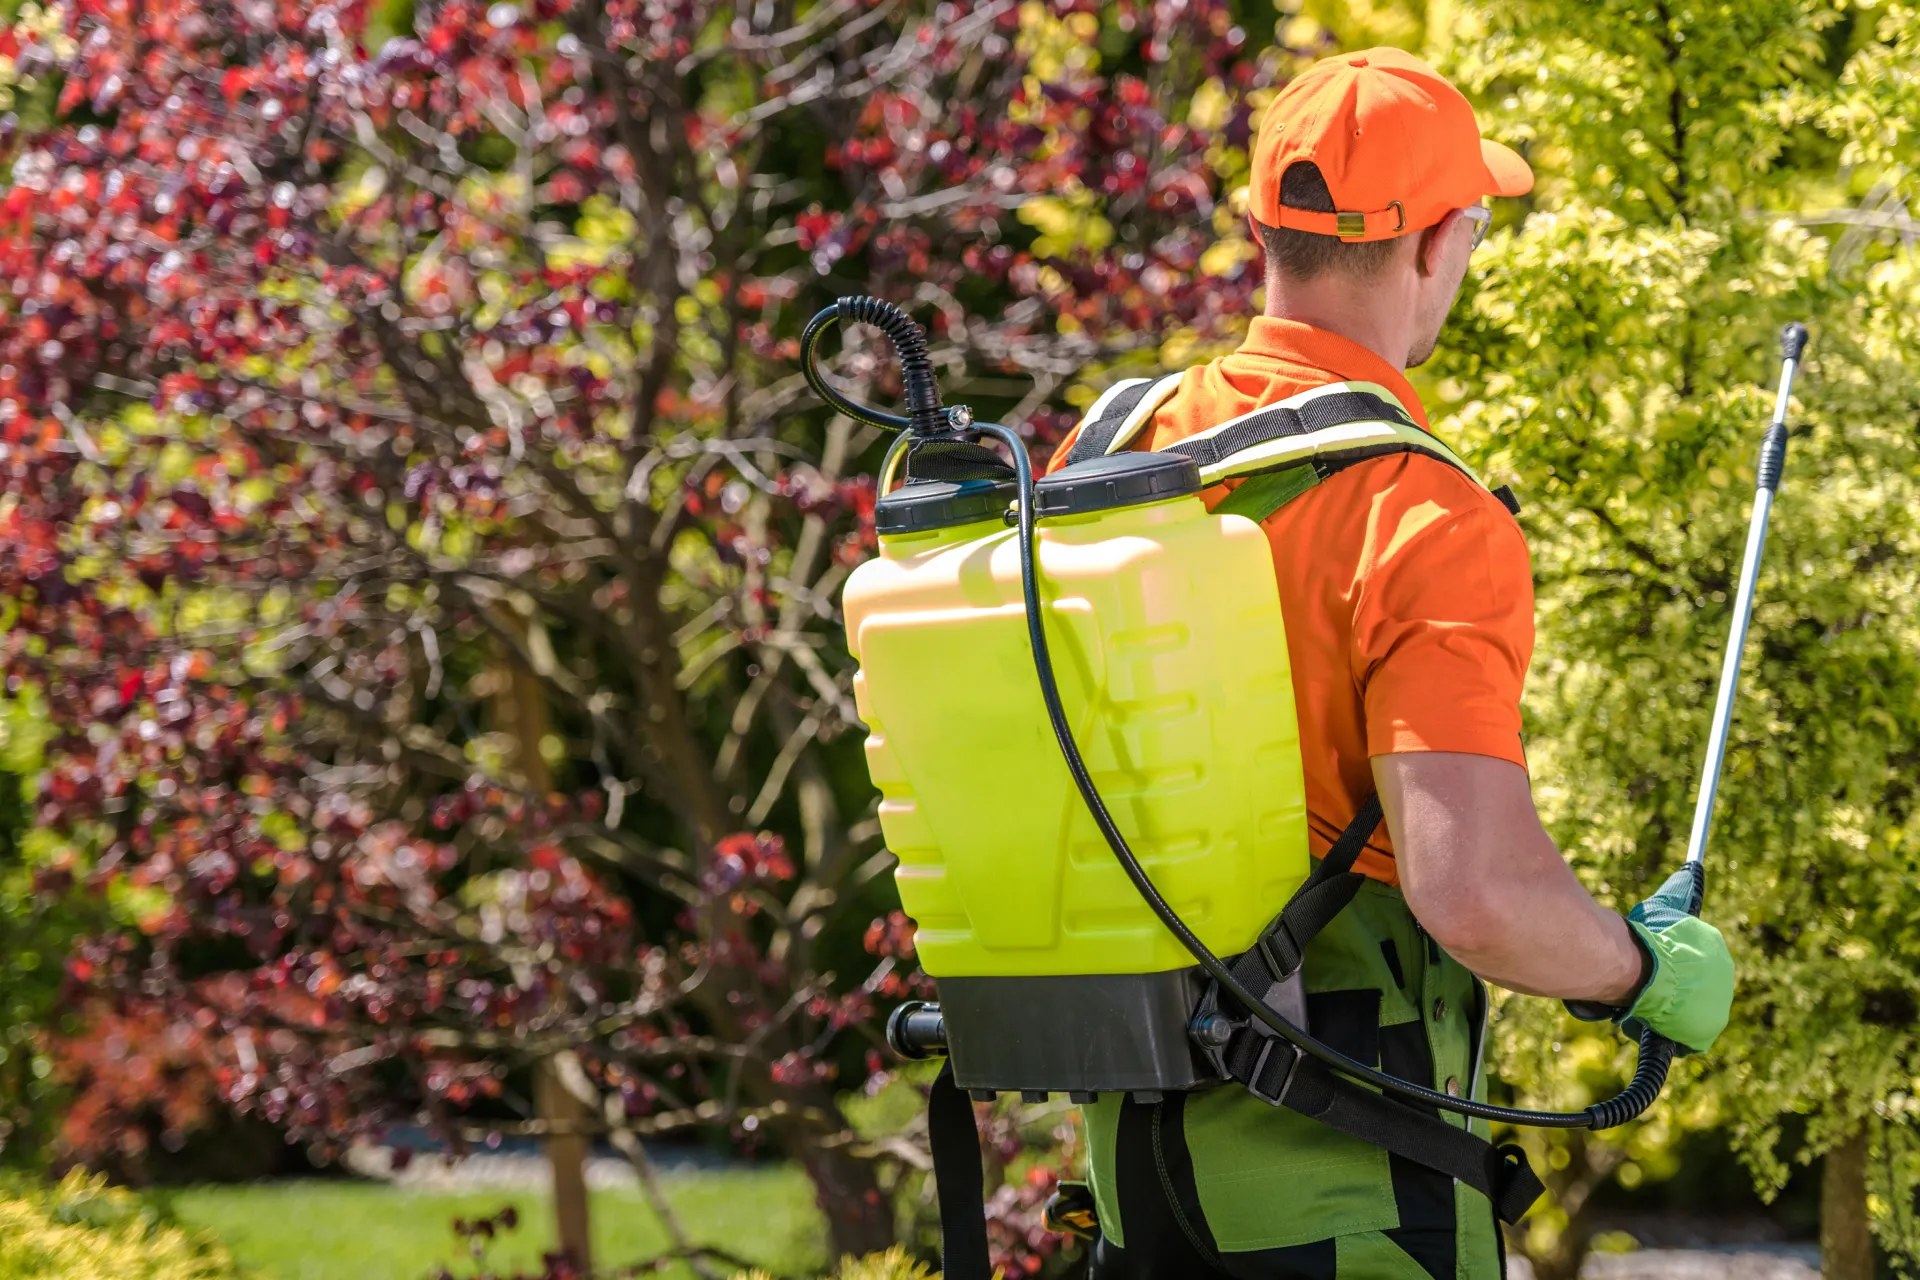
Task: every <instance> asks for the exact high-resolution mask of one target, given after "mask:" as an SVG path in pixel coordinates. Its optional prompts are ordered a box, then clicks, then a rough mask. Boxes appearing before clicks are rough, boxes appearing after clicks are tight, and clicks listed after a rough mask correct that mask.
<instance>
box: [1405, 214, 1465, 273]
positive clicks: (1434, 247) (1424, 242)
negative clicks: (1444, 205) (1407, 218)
mask: <svg viewBox="0 0 1920 1280" xmlns="http://www.w3.org/2000/svg"><path fill="white" fill-rule="evenodd" d="M1462 217H1463V215H1462V214H1461V212H1460V211H1459V210H1458V209H1449V210H1448V211H1447V216H1446V217H1444V218H1442V219H1440V221H1438V222H1436V223H1434V224H1433V225H1432V226H1430V227H1428V228H1427V229H1426V230H1425V231H1422V232H1421V233H1420V242H1419V243H1418V244H1416V245H1415V246H1414V250H1413V267H1414V270H1416V271H1418V272H1419V273H1420V274H1421V275H1423V276H1430V275H1433V274H1434V273H1436V272H1437V271H1439V270H1440V255H1441V253H1442V252H1443V251H1444V246H1445V245H1446V243H1447V237H1448V236H1450V235H1452V234H1453V229H1454V228H1455V227H1457V226H1459V225H1460V221H1461V218H1462Z"/></svg>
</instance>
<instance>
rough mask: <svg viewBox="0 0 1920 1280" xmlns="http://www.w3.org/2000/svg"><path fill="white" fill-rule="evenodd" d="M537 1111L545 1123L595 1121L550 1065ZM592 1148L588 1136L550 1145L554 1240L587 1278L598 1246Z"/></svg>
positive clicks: (540, 1084)
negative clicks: (593, 1225)
mask: <svg viewBox="0 0 1920 1280" xmlns="http://www.w3.org/2000/svg"><path fill="white" fill-rule="evenodd" d="M533 1091H534V1109H535V1110H536V1111H538V1112H539V1114H540V1118H541V1119H542V1120H553V1121H562V1122H565V1121H572V1122H574V1123H577V1124H584V1123H585V1122H587V1121H589V1120H591V1119H593V1118H594V1117H593V1115H592V1113H591V1112H590V1111H589V1110H588V1109H587V1105H586V1104H585V1103H584V1102H582V1101H580V1099H578V1098H576V1097H574V1096H573V1094H572V1092H571V1091H569V1090H568V1088H567V1087H566V1085H565V1084H564V1083H563V1082H562V1081H561V1079H560V1067H559V1064H558V1063H556V1062H555V1061H553V1060H552V1059H548V1060H547V1061H545V1062H543V1063H541V1064H540V1065H539V1066H538V1067H537V1068H535V1073H534V1081H533ZM587 1143H588V1138H587V1135H586V1134H584V1133H569V1134H559V1135H556V1136H554V1137H550V1138H548V1139H547V1140H546V1143H545V1147H546V1153H547V1167H548V1168H549V1169H550V1170H552V1172H553V1218H554V1238H555V1239H556V1240H558V1241H559V1243H560V1251H561V1252H562V1253H564V1254H566V1255H567V1259H568V1260H569V1261H570V1262H572V1263H573V1264H574V1266H575V1267H577V1268H579V1270H580V1272H581V1274H583V1275H585V1274H587V1273H589V1272H591V1271H592V1270H593V1252H592V1250H593V1243H592V1238H591V1232H590V1219H589V1216H588V1209H587Z"/></svg>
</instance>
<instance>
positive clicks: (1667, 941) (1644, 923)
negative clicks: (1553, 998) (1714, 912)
mask: <svg viewBox="0 0 1920 1280" xmlns="http://www.w3.org/2000/svg"><path fill="white" fill-rule="evenodd" d="M1693 884H1694V881H1693V872H1692V871H1691V870H1689V869H1685V868H1683V869H1681V870H1679V871H1676V872H1674V873H1673V874H1672V875H1671V876H1669V877H1667V882H1666V883H1665V884H1663V885H1661V886H1660V889H1659V892H1657V893H1655V894H1654V895H1653V896H1652V897H1651V898H1648V899H1647V900H1646V901H1645V902H1642V903H1640V904H1639V905H1638V906H1636V907H1635V908H1634V909H1633V910H1632V911H1629V912H1628V913H1627V927H1628V928H1630V929H1632V930H1633V933H1634V936H1635V937H1636V938H1637V939H1639V941H1640V945H1641V947H1643V948H1644V949H1645V951H1646V953H1647V955H1648V957H1649V958H1650V959H1651V960H1652V972H1651V973H1649V974H1648V975H1647V977H1646V979H1645V980H1644V981H1643V982H1641V984H1640V989H1639V990H1638V991H1636V992H1634V994H1633V998H1632V999H1631V1000H1629V1001H1628V1002H1627V1006H1626V1008H1624V1009H1619V1008H1615V1009H1607V1010H1605V1012H1604V1013H1601V1008H1602V1007H1600V1006H1595V1005H1593V1004H1591V1003H1589V1002H1586V1001H1569V1002H1568V1004H1567V1007H1568V1008H1569V1009H1570V1010H1572V1011H1573V1013H1574V1016H1576V1017H1586V1018H1589V1019H1594V1016H1595V1014H1600V1016H1605V1017H1612V1018H1614V1019H1617V1020H1620V1029H1621V1030H1622V1031H1624V1032H1626V1033H1627V1034H1628V1035H1630V1036H1633V1037H1635V1038H1636V1039H1637V1038H1638V1037H1639V1034H1640V1029H1641V1028H1642V1027H1652V1028H1653V1029H1654V1030H1655V1031H1657V1032H1659V1033H1660V1034H1661V1035H1663V1036H1665V1037H1666V1038H1667V1039H1669V1040H1671V1041H1673V1042H1674V1043H1675V1044H1677V1045H1679V1046H1680V1047H1681V1049H1683V1050H1685V1051H1686V1052H1688V1053H1705V1052H1706V1051H1707V1050H1709V1049H1711V1048H1712V1047H1713V1042H1714V1041H1715V1040H1717V1039H1719V1037H1720V1033H1721V1032H1722V1031H1725V1030H1726V1029H1727V1015H1728V1014H1729V1013H1730V1012H1731V1011H1732V1008H1733V953H1732V952H1730V951H1728V950H1727V940H1726V939H1725V938H1723V937H1721V936H1720V931H1719V930H1718V929H1716V928H1714V927H1713V926H1712V925H1710V924H1708V923H1707V922H1706V921H1705V920H1701V919H1698V918H1696V917H1694V916H1691V915H1689V914H1688V913H1687V906H1688V904H1689V903H1690V902H1691V901H1692V898H1693Z"/></svg>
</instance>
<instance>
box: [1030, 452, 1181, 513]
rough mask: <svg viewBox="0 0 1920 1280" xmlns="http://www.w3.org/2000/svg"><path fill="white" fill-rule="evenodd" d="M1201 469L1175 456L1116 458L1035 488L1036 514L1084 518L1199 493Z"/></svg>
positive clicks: (1091, 462) (1079, 465)
mask: <svg viewBox="0 0 1920 1280" xmlns="http://www.w3.org/2000/svg"><path fill="white" fill-rule="evenodd" d="M1203 487H1204V486H1202V485H1201V483H1200V468H1199V467H1198V466H1197V465H1195V463H1194V461H1193V459H1192V458H1183V457H1181V456H1180V455H1179V454H1177V453H1131V452H1130V453H1115V454H1109V455H1108V456H1107V457H1104V458H1089V459H1087V460H1086V461H1085V462H1076V463H1074V464H1073V465H1072V466H1070V467H1062V468H1060V470H1058V471H1056V472H1054V473H1053V474H1052V475H1050V476H1048V477H1046V478H1045V479H1044V480H1041V481H1040V482H1039V483H1038V484H1036V485H1034V487H1033V500H1034V506H1035V508H1036V511H1035V514H1036V515H1039V516H1042V517H1045V516H1072V515H1082V514H1085V513H1086V512H1089V511H1106V510H1109V509H1110V508H1113V507H1137V506H1141V505H1143V504H1145V503H1149V502H1164V501H1165V500H1166V499H1168V498H1179V497H1184V496H1186V495H1187V494H1190V493H1198V492H1200V490H1201V489H1202V488H1203Z"/></svg>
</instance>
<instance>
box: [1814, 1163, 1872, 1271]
mask: <svg viewBox="0 0 1920 1280" xmlns="http://www.w3.org/2000/svg"><path fill="white" fill-rule="evenodd" d="M1820 1274H1821V1275H1822V1276H1824V1277H1825V1278H1826V1280H1873V1231H1872V1229H1871V1228H1870V1227H1869V1225H1868V1220H1867V1130H1866V1127H1865V1126H1864V1125H1863V1126H1862V1127H1861V1128H1860V1131H1859V1132H1857V1133H1855V1134H1854V1135H1853V1136H1852V1137H1851V1138H1848V1139H1847V1140H1846V1141H1845V1142H1843V1143H1841V1144H1840V1145H1839V1146H1837V1147H1835V1148H1834V1149H1833V1150H1831V1151H1829V1152H1827V1156H1826V1159H1825V1160H1824V1161H1823V1162H1822V1167H1821V1171H1820Z"/></svg>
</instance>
